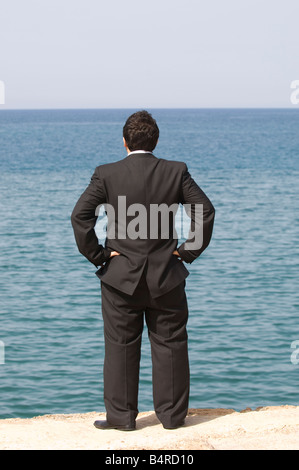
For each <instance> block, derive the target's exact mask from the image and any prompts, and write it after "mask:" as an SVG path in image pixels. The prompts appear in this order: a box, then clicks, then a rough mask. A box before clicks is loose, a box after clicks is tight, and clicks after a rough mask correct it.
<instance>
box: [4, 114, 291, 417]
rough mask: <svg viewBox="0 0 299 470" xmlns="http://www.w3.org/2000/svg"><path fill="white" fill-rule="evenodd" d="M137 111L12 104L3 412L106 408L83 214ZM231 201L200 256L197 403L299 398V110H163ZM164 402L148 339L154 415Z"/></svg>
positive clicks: (196, 270) (219, 194) (193, 324)
mask: <svg viewBox="0 0 299 470" xmlns="http://www.w3.org/2000/svg"><path fill="white" fill-rule="evenodd" d="M135 111H136V109H82V110H75V109H70V110H54V109H53V110H1V111H0V162H1V163H0V418H15V417H20V418H30V417H33V416H38V415H44V414H71V413H85V412H91V411H96V412H103V411H105V408H104V401H103V375H102V373H103V361H104V339H103V321H102V316H101V295H100V281H99V279H98V278H97V277H96V276H95V270H96V268H95V267H94V266H93V265H92V264H91V263H89V262H88V261H87V260H86V259H85V258H84V257H83V256H82V255H80V253H79V252H78V249H77V246H76V244H75V240H74V235H73V230H72V227H71V222H70V215H71V212H72V210H73V207H74V205H75V203H76V201H77V200H78V198H79V196H80V195H81V193H82V192H83V191H84V189H85V188H86V186H87V185H88V183H89V181H90V177H91V175H92V173H93V171H94V169H95V167H96V166H98V165H101V164H104V163H108V162H112V161H116V160H120V159H122V158H124V157H125V156H126V152H125V149H124V147H123V142H122V128H123V125H124V122H125V120H126V119H127V117H128V116H129V115H130V114H132V113H133V112H135ZM149 111H150V112H151V113H152V115H153V117H154V118H155V119H156V120H157V122H158V125H159V128H160V139H159V143H158V146H157V147H156V149H155V151H154V154H155V156H157V157H160V158H165V159H170V160H177V161H184V162H185V163H186V164H187V166H188V169H189V172H190V173H191V175H192V177H193V178H194V179H195V180H196V182H197V184H198V185H199V186H200V187H201V188H202V189H203V191H204V192H205V193H206V194H207V195H208V197H209V198H210V200H211V201H212V203H213V205H214V206H215V209H216V218H215V225H214V232H213V237H212V240H211V243H210V245H209V247H208V248H207V249H206V251H205V252H204V253H203V254H202V255H201V256H200V257H199V258H198V259H197V260H196V261H195V262H194V263H192V264H191V265H188V266H187V267H188V269H189V271H190V276H189V277H188V278H187V283H186V291H187V297H188V304H189V320H188V336H189V358H190V373H191V386H190V403H189V406H190V408H232V409H234V410H236V411H241V410H243V409H245V408H247V407H249V408H251V409H256V408H258V407H263V406H276V405H299V318H298V317H299V283H298V272H299V256H298V255H299V197H298V196H299V110H298V108H290V109H150V110H149ZM149 410H153V400H152V369H151V353H150V345H149V340H148V336H147V331H146V327H145V329H144V333H143V343H142V357H141V370H140V384H139V411H140V412H142V411H149Z"/></svg>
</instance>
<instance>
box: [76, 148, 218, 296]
mask: <svg viewBox="0 0 299 470" xmlns="http://www.w3.org/2000/svg"><path fill="white" fill-rule="evenodd" d="M119 196H125V201H126V207H129V206H131V205H132V204H136V203H138V204H142V205H143V206H144V207H145V208H146V210H147V213H150V205H151V204H159V205H160V204H167V205H168V206H171V205H172V204H202V205H203V241H202V246H201V247H200V248H199V249H196V250H188V249H187V246H186V243H187V242H188V240H186V242H184V243H183V244H182V245H181V246H180V247H177V243H178V240H177V238H176V237H175V236H174V233H175V232H172V228H173V227H171V226H172V225H173V220H171V217H170V219H169V228H170V231H169V237H168V238H167V239H166V238H163V237H164V236H165V234H164V235H163V236H162V235H161V231H160V230H159V231H158V237H155V238H154V239H150V238H149V237H148V236H147V237H144V238H143V237H142V236H141V237H140V238H136V239H131V238H129V237H126V238H123V235H121V236H120V235H119V233H120V232H118V230H117V229H116V230H115V234H114V237H113V238H112V239H111V238H109V230H108V232H107V237H106V241H105V246H102V245H100V244H99V242H98V238H97V236H96V233H95V230H94V227H95V224H96V221H97V215H96V209H97V208H98V206H99V205H101V204H105V203H108V204H110V205H111V207H113V208H114V210H115V225H116V227H118V226H119V225H118V224H119V223H120V221H119V217H120V210H119V199H118V197H119ZM123 200H124V198H123ZM133 207H134V206H133ZM214 215H215V210H214V207H213V205H212V203H211V202H210V200H209V199H208V197H207V196H206V195H205V193H204V192H203V191H202V190H201V189H200V188H199V186H198V185H197V184H196V183H195V181H194V180H193V179H192V178H191V176H190V174H189V172H188V169H187V166H186V164H185V163H183V162H176V161H169V160H164V159H161V158H156V157H155V156H154V155H153V154H152V153H150V152H148V153H141V152H140V153H132V154H130V155H128V156H127V157H126V158H124V159H123V160H120V161H118V162H114V163H108V164H105V165H101V166H99V167H97V168H96V169H95V172H94V174H93V176H92V178H91V181H90V184H89V186H88V187H87V188H86V190H85V191H84V193H83V194H82V195H81V197H80V198H79V200H78V202H77V204H76V206H75V208H74V210H73V213H72V216H71V221H72V225H73V229H74V234H75V239H76V243H77V246H78V249H79V251H80V253H82V254H83V255H84V256H85V257H86V258H87V259H88V260H89V261H90V262H91V263H93V264H94V265H95V266H97V267H99V266H101V268H100V269H99V270H98V271H97V273H96V274H97V276H98V277H99V278H100V279H101V280H102V281H103V282H105V283H107V284H109V285H111V286H112V287H114V288H116V289H118V290H121V291H122V292H124V293H126V294H129V295H132V294H133V293H134V290H135V288H136V286H137V284H138V282H139V280H140V277H141V275H142V273H143V271H144V270H145V272H146V280H147V284H148V288H149V290H150V292H151V295H152V297H154V298H155V297H158V296H160V295H162V294H164V293H166V292H168V291H169V290H171V289H173V288H174V287H175V286H176V285H178V284H179V283H180V282H182V281H183V280H184V279H185V278H186V277H187V276H188V274H189V272H188V270H187V269H186V267H185V265H184V263H183V262H182V261H180V260H179V259H178V257H177V256H175V255H173V254H172V253H173V251H174V250H176V249H178V252H179V254H180V256H181V259H182V260H183V261H185V262H186V263H192V262H193V261H194V260H195V259H196V258H197V257H198V256H199V255H200V254H201V253H202V252H203V251H204V250H205V248H206V247H207V246H208V244H209V242H210V239H211V236H212V230H213V223H214ZM190 217H191V221H190V222H191V224H192V222H193V221H194V220H193V219H194V212H193V211H191V214H190ZM133 219H134V217H132V215H131V216H128V217H127V219H126V225H127V227H128V225H129V223H130V222H131V221H132V220H133ZM147 222H149V226H150V218H149V217H148V218H147ZM108 226H109V211H108ZM123 228H124V227H123ZM125 228H126V227H125ZM147 234H149V227H148V231H147ZM111 251H118V252H119V253H121V254H120V256H114V257H112V258H110V253H111Z"/></svg>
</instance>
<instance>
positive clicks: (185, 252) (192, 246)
mask: <svg viewBox="0 0 299 470" xmlns="http://www.w3.org/2000/svg"><path fill="white" fill-rule="evenodd" d="M181 189H182V196H181V197H182V200H181V202H182V204H183V205H184V208H185V210H186V212H187V214H188V216H189V217H190V219H191V222H190V231H189V235H188V239H187V240H186V241H185V242H184V243H182V245H181V246H180V247H179V248H178V249H177V250H178V252H179V254H180V256H181V258H182V260H183V261H185V262H186V263H192V262H193V261H194V260H195V259H196V258H198V257H199V256H200V255H201V253H202V252H203V251H204V250H205V249H206V248H207V246H208V245H209V243H210V240H211V237H212V232H213V226H214V218H215V208H214V206H213V204H212V203H211V201H210V200H209V198H208V197H207V196H206V194H205V193H204V192H203V191H202V190H201V189H200V187H199V186H198V185H197V184H196V183H195V181H194V180H193V179H192V178H191V175H190V173H189V172H188V168H187V166H186V165H185V171H184V174H183V178H182V188H181Z"/></svg>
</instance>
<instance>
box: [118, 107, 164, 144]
mask: <svg viewBox="0 0 299 470" xmlns="http://www.w3.org/2000/svg"><path fill="white" fill-rule="evenodd" d="M123 137H124V140H125V144H126V147H127V148H128V149H129V150H130V151H131V152H133V151H134V150H146V151H148V152H152V151H153V150H154V148H155V147H156V145H157V142H158V139H159V128H158V126H157V123H156V121H155V119H154V118H153V117H152V115H151V114H149V113H148V112H147V111H138V112H137V113H134V114H132V115H131V116H130V117H129V118H128V119H127V121H126V123H125V125H124V128H123Z"/></svg>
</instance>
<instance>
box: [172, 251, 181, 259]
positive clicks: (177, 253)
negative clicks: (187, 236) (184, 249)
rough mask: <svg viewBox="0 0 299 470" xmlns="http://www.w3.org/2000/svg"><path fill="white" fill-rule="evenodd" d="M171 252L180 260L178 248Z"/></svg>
mask: <svg viewBox="0 0 299 470" xmlns="http://www.w3.org/2000/svg"><path fill="white" fill-rule="evenodd" d="M172 254H173V255H174V256H177V257H178V258H179V260H180V261H182V258H181V255H180V253H179V252H178V250H175V251H173V252H172Z"/></svg>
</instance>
